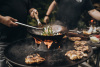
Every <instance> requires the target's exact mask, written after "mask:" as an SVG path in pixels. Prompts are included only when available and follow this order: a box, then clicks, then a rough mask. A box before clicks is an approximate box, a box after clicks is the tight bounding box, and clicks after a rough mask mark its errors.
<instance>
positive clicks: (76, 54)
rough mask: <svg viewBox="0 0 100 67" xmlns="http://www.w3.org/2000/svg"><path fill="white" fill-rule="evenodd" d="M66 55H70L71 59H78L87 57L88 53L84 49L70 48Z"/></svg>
mask: <svg viewBox="0 0 100 67" xmlns="http://www.w3.org/2000/svg"><path fill="white" fill-rule="evenodd" d="M65 56H68V57H69V58H70V59H71V60H77V59H82V58H83V57H87V56H88V55H87V54H85V53H84V52H82V51H75V50H70V51H68V52H67V53H66V54H65Z"/></svg>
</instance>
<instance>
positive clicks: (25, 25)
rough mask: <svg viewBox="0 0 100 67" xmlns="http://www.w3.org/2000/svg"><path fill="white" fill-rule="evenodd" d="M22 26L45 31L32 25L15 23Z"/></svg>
mask: <svg viewBox="0 0 100 67" xmlns="http://www.w3.org/2000/svg"><path fill="white" fill-rule="evenodd" d="M15 23H17V24H19V25H21V26H24V27H28V28H33V29H39V30H40V29H43V28H37V27H34V26H31V25H27V24H23V23H20V22H15Z"/></svg>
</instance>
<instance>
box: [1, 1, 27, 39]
mask: <svg viewBox="0 0 100 67" xmlns="http://www.w3.org/2000/svg"><path fill="white" fill-rule="evenodd" d="M28 5H29V3H28V0H0V14H1V15H3V16H10V17H13V18H15V19H17V20H18V21H19V22H21V23H27V15H28V9H29V7H28ZM25 34H26V30H25V28H24V27H21V26H18V27H11V28H9V27H7V26H5V25H3V24H0V40H3V39H4V40H9V41H12V40H14V39H15V40H16V39H17V38H20V37H24V36H25Z"/></svg>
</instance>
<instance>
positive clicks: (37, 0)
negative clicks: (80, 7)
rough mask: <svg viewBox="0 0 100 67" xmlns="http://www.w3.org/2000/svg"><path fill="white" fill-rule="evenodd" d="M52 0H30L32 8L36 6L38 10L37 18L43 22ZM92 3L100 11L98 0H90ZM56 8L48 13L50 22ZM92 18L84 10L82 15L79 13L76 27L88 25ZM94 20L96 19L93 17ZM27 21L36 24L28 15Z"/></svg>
mask: <svg viewBox="0 0 100 67" xmlns="http://www.w3.org/2000/svg"><path fill="white" fill-rule="evenodd" d="M52 1H53V0H32V6H33V7H34V8H36V9H37V10H38V12H39V18H40V21H41V22H42V23H43V19H44V17H45V15H46V11H47V9H48V7H49V5H50V4H51V3H52ZM91 1H92V3H93V6H94V7H95V9H97V10H99V11H100V0H91ZM56 10H57V9H55V10H54V11H53V12H52V14H51V15H50V22H52V21H55V14H56ZM91 19H93V18H91V17H90V16H89V15H88V13H87V12H84V13H83V14H82V15H81V19H80V21H79V25H78V27H79V28H84V27H87V26H89V22H90V20H91ZM94 21H96V20H95V19H94ZM96 22H97V26H99V25H100V23H99V21H96ZM28 23H29V24H30V25H33V26H36V25H37V22H36V20H35V19H32V18H30V16H28Z"/></svg>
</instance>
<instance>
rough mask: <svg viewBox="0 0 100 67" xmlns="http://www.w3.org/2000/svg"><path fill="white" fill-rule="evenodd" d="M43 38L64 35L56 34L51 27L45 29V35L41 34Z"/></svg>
mask: <svg viewBox="0 0 100 67" xmlns="http://www.w3.org/2000/svg"><path fill="white" fill-rule="evenodd" d="M41 35H43V36H54V35H62V34H61V33H55V31H53V30H52V27H51V26H47V27H44V30H43V33H41Z"/></svg>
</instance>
